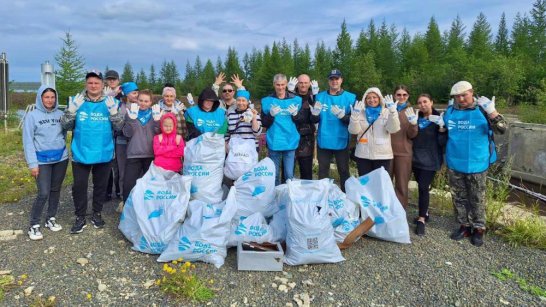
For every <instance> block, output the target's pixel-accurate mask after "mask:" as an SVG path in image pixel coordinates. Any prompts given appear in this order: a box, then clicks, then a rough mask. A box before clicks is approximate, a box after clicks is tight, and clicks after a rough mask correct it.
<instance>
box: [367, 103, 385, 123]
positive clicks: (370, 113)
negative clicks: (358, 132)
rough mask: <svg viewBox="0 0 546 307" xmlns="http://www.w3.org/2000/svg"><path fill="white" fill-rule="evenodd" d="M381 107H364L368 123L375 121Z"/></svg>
mask: <svg viewBox="0 0 546 307" xmlns="http://www.w3.org/2000/svg"><path fill="white" fill-rule="evenodd" d="M381 109H382V108H381V106H379V105H378V106H377V107H366V119H367V120H368V123H370V124H371V123H373V122H374V121H376V120H377V118H378V117H379V115H380V114H381Z"/></svg>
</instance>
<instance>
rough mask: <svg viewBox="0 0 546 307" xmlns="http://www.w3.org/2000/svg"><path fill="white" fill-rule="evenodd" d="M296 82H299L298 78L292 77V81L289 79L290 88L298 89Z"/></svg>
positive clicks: (291, 89)
mask: <svg viewBox="0 0 546 307" xmlns="http://www.w3.org/2000/svg"><path fill="white" fill-rule="evenodd" d="M296 84H298V78H296V77H290V81H288V90H289V91H291V92H293V91H294V89H296Z"/></svg>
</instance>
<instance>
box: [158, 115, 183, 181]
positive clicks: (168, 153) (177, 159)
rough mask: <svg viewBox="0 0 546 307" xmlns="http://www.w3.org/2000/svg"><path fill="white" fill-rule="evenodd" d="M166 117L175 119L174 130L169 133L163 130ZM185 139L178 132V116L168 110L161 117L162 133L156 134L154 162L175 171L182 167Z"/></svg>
mask: <svg viewBox="0 0 546 307" xmlns="http://www.w3.org/2000/svg"><path fill="white" fill-rule="evenodd" d="M166 118H170V119H172V121H173V127H174V128H173V131H172V132H171V133H169V134H167V133H165V132H164V130H163V122H164V120H165V119H166ZM185 146H186V144H185V143H184V139H183V138H182V137H181V136H180V135H177V134H176V116H174V114H172V113H170V112H168V113H165V114H164V115H163V116H162V117H161V134H158V135H156V136H154V155H155V159H154V164H155V165H157V166H159V167H161V168H164V169H166V170H169V171H173V172H177V173H178V172H180V170H181V169H182V157H183V156H184V147H185Z"/></svg>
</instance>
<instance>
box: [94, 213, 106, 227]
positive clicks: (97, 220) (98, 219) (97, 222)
mask: <svg viewBox="0 0 546 307" xmlns="http://www.w3.org/2000/svg"><path fill="white" fill-rule="evenodd" d="M91 223H92V224H93V226H95V228H103V227H104V224H106V223H105V222H104V221H103V220H102V215H101V214H100V212H93V216H92V217H91Z"/></svg>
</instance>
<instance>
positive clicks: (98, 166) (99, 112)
mask: <svg viewBox="0 0 546 307" xmlns="http://www.w3.org/2000/svg"><path fill="white" fill-rule="evenodd" d="M118 104H119V102H118V101H117V100H116V99H115V98H114V97H112V96H105V95H104V94H103V77H102V74H101V73H100V72H99V71H97V70H91V71H89V72H88V73H87V74H86V76H85V91H84V92H82V93H79V94H77V95H76V96H74V97H71V98H70V101H69V104H68V108H67V109H66V111H65V113H64V114H63V116H62V117H61V125H62V126H63V128H64V129H65V130H73V135H72V144H71V150H72V174H73V176H74V184H73V185H72V198H73V201H74V207H75V213H76V221H75V222H74V225H73V226H72V228H71V229H70V233H73V234H76V233H80V232H82V231H83V228H84V227H85V226H86V219H85V215H86V213H87V183H88V179H89V173H92V176H93V177H92V180H93V215H92V217H91V223H93V225H94V226H95V228H102V227H104V224H105V223H104V220H103V219H102V215H101V211H102V206H103V203H104V198H105V196H106V185H107V184H108V174H109V172H110V167H111V161H112V158H113V157H114V138H113V129H114V128H117V129H119V128H120V127H121V125H123V119H122V117H121V115H120V114H119V113H118Z"/></svg>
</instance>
